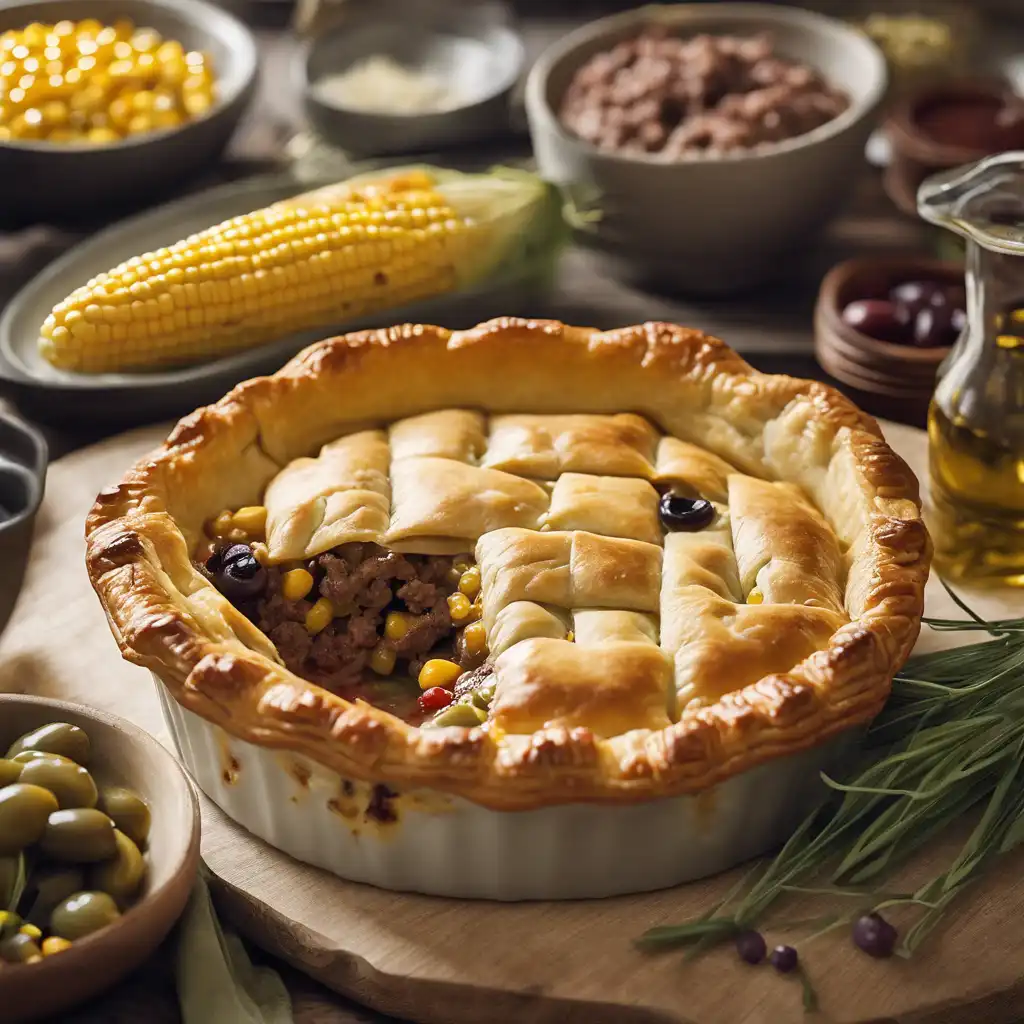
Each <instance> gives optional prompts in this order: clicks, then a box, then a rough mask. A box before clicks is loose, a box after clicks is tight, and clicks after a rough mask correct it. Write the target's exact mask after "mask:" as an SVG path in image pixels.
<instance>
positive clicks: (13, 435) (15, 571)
mask: <svg viewBox="0 0 1024 1024" xmlns="http://www.w3.org/2000/svg"><path fill="white" fill-rule="evenodd" d="M46 463H47V451H46V441H45V440H43V437H42V435H41V434H40V433H38V431H36V430H35V429H34V428H32V427H30V426H29V425H28V424H27V423H24V422H23V421H22V420H19V419H15V418H14V417H13V416H9V415H8V414H7V413H4V412H0V576H2V578H3V582H4V585H3V586H2V587H0V630H2V629H3V628H4V626H5V625H6V624H7V620H8V619H9V618H10V615H11V611H12V610H13V608H14V604H15V601H16V600H17V596H18V590H19V589H20V586H21V579H22V576H23V575H24V572H25V563H26V561H27V558H28V550H29V547H30V544H31V539H32V523H33V521H34V519H35V515H36V512H37V511H38V510H39V505H40V503H41V502H42V500H43V488H44V486H45V483H46Z"/></svg>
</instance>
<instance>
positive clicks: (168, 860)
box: [0, 694, 199, 1024]
mask: <svg viewBox="0 0 1024 1024" xmlns="http://www.w3.org/2000/svg"><path fill="white" fill-rule="evenodd" d="M198 867H199V805H198V802H197V800H196V797H195V794H194V792H193V789H192V785H191V783H190V782H189V781H188V778H187V777H186V776H185V774H184V772H183V771H182V769H181V767H180V766H179V764H178V762H177V761H176V760H175V759H174V757H173V756H172V755H171V754H170V753H169V752H168V751H167V750H165V749H164V748H163V747H162V746H161V745H160V744H159V743H158V742H157V741H156V740H155V739H153V738H152V737H151V736H149V735H148V734H146V733H144V732H143V731H142V730H140V729H138V728H136V727H135V726H133V725H131V724H130V723H128V722H125V721H123V720H122V719H119V718H117V717H116V716H114V715H110V714H107V713H106V712H102V711H96V710H93V709H90V708H84V707H80V706H77V705H74V704H67V703H64V702H63V701H55V700H47V699H44V698H41V697H25V696H21V695H15V694H0V1024H7V1022H13V1021H31V1020H42V1019H52V1017H53V1015H54V1014H57V1013H60V1012H61V1011H63V1010H66V1009H68V1008H70V1007H72V1006H74V1005H76V1004H78V1003H80V1002H84V1001H85V1000H87V999H90V998H92V997H93V996H95V995H97V994H98V993H99V992H101V991H103V990H104V989H105V988H107V987H109V986H110V985H113V984H114V983H115V982H117V981H118V980H120V979H121V978H122V977H124V976H125V975H126V974H128V973H129V972H130V971H132V970H133V969H134V968H135V967H137V966H138V965H139V964H140V963H141V962H142V961H143V960H144V959H145V958H146V957H148V956H149V955H150V954H151V953H152V952H153V951H154V950H155V949H156V948H157V946H158V945H159V944H160V943H161V942H162V941H163V939H164V938H165V937H166V936H167V934H168V932H169V931H170V929H171V927H172V926H173V924H174V922H175V921H176V920H177V919H178V917H179V916H180V915H181V912H182V911H183V910H184V908H185V904H186V903H187V901H188V898H189V894H190V892H191V890H192V886H193V883H194V881H195V877H196V872H197V871H198Z"/></svg>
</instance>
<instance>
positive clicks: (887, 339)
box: [814, 257, 966, 425]
mask: <svg viewBox="0 0 1024 1024" xmlns="http://www.w3.org/2000/svg"><path fill="white" fill-rule="evenodd" d="M965 306H966V297H965V293H964V272H963V267H962V266H960V265H959V264H957V263H947V262H944V261H941V260H933V259H928V258H924V257H922V258H914V257H903V258H891V259H859V260H848V261H847V262H845V263H840V264H839V265H838V266H836V267H833V268H832V270H831V271H830V272H829V273H828V274H827V275H826V276H825V279H824V281H823V282H822V285H821V291H820V292H819V295H818V304H817V308H816V310H815V316H814V328H815V332H814V333H815V354H816V355H817V358H818V362H819V363H820V364H821V366H822V368H823V369H825V370H826V371H827V372H828V373H829V374H831V375H832V376H833V377H835V378H836V380H838V381H839V382H840V383H841V384H842V385H843V386H844V388H843V389H844V390H845V391H847V392H848V393H849V394H850V396H851V397H852V398H853V399H854V400H855V401H857V403H858V404H859V405H861V406H862V407H863V408H865V409H866V410H867V411H868V412H872V413H876V414H877V415H881V416H888V417H890V418H892V419H898V420H902V421H903V422H907V423H913V424H918V425H920V424H922V423H923V422H924V419H925V416H926V413H927V407H928V402H929V401H930V399H931V395H932V392H933V391H934V389H935V376H936V373H937V371H938V368H939V366H940V364H941V363H942V361H943V359H945V358H946V355H947V354H948V353H949V350H950V347H951V346H952V345H954V344H955V343H956V341H957V339H958V337H959V336H960V334H961V333H962V331H963V330H964V329H965V327H966V312H965Z"/></svg>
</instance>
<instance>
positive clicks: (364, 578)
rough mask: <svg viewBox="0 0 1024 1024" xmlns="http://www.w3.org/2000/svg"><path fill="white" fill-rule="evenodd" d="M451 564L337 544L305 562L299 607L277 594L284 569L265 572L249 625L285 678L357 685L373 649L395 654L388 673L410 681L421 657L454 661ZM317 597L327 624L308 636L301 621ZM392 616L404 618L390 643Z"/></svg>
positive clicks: (433, 557)
mask: <svg viewBox="0 0 1024 1024" xmlns="http://www.w3.org/2000/svg"><path fill="white" fill-rule="evenodd" d="M453 561H454V559H453V557H451V556H437V555H402V554H398V553H397V552H394V551H387V550H386V549H384V548H382V547H379V546H378V545H376V544H358V543H354V544H344V545H342V546H341V547H338V548H335V549H334V550H333V551H329V552H327V553H325V554H322V555H319V556H318V557H317V558H315V559H313V560H312V561H310V562H307V563H305V566H304V567H305V568H306V569H307V570H308V571H309V572H310V573H312V574H313V578H314V581H315V583H314V586H313V589H312V591H311V592H310V593H309V595H308V596H307V597H306V598H303V599H302V600H297V601H294V600H289V599H288V598H286V597H285V596H284V595H283V593H282V577H283V575H284V571H286V570H282V569H279V568H271V569H270V570H269V572H268V579H267V588H266V591H265V593H264V596H263V597H262V598H261V599H260V601H259V602H258V604H257V606H256V609H255V614H254V615H253V618H254V621H255V622H256V624H257V625H258V626H259V627H260V629H262V630H263V632H265V633H266V634H267V636H269V637H270V639H271V640H272V641H273V642H274V646H275V647H277V650H278V653H279V654H280V655H281V658H282V660H283V661H284V663H285V665H287V666H288V668H289V669H290V670H291V671H293V672H295V673H296V674H297V675H301V676H303V677H305V678H307V679H311V680H313V681H314V682H316V683H318V684H320V685H321V686H325V687H327V688H328V689H331V690H335V691H339V690H343V689H348V688H350V687H352V686H356V685H358V684H359V683H360V682H361V681H363V680H364V679H365V677H366V676H367V674H368V673H369V670H370V668H371V656H372V655H373V652H374V650H375V648H378V647H379V646H383V647H384V648H386V649H390V650H392V651H394V653H395V656H396V663H397V666H396V668H395V674H397V675H402V674H408V675H410V676H412V677H413V678H415V677H416V676H417V675H418V673H419V669H420V668H421V667H422V665H423V663H424V662H425V661H426V659H427V657H428V656H433V657H446V658H453V657H455V656H456V655H455V653H454V652H455V644H454V641H455V635H454V634H455V627H454V626H453V624H452V620H451V615H450V613H449V610H448V596H449V595H450V594H452V593H454V591H455V589H456V586H457V582H458V574H457V573H456V572H454V571H453V568H452V562H453ZM319 597H325V598H327V599H328V600H329V601H330V602H331V605H332V606H333V608H334V619H333V620H332V622H331V623H330V624H329V625H328V626H327V627H326V628H324V629H323V630H321V631H320V632H319V633H316V634H315V635H311V634H310V632H309V631H308V630H307V629H306V626H305V621H306V615H307V614H308V612H309V610H310V608H312V606H313V602H314V601H315V600H316V599H317V598H319ZM391 612H401V613H405V616H406V618H405V623H406V625H407V629H406V631H405V633H404V634H403V635H401V636H398V637H394V638H391V637H388V636H386V635H385V623H386V621H387V616H388V614H389V613H391ZM403 670H404V671H403Z"/></svg>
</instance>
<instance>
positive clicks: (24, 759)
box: [11, 750, 75, 765]
mask: <svg viewBox="0 0 1024 1024" xmlns="http://www.w3.org/2000/svg"><path fill="white" fill-rule="evenodd" d="M43 758H49V760H51V761H54V760H56V761H67V763H68V764H74V763H75V762H74V761H72V760H71V758H70V757H61V755H60V754H48V753H47V752H46V751H45V750H23V751H22V752H21V753H20V754H15V755H14V757H12V758H11V760H12V761H13V762H14V763H15V764H22V765H25V764H28V763H29V761H41V760H42V759H43Z"/></svg>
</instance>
